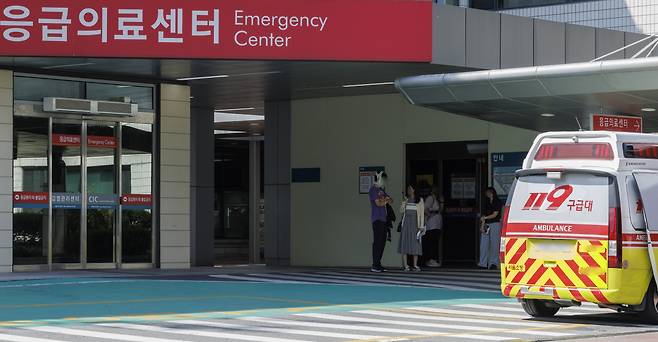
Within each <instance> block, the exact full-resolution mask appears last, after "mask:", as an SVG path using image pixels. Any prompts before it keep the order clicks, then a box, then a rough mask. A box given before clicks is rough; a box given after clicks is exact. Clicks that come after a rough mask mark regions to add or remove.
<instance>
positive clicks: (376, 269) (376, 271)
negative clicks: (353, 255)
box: [370, 266, 388, 273]
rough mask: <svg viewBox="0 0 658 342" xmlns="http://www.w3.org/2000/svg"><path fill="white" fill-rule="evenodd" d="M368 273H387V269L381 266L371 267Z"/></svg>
mask: <svg viewBox="0 0 658 342" xmlns="http://www.w3.org/2000/svg"><path fill="white" fill-rule="evenodd" d="M370 272H373V273H382V272H388V270H387V269H385V268H383V267H381V266H373V267H371V268H370Z"/></svg>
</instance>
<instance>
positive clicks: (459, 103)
mask: <svg viewBox="0 0 658 342" xmlns="http://www.w3.org/2000/svg"><path fill="white" fill-rule="evenodd" d="M656 80H658V58H656V57H651V58H644V59H630V60H612V61H602V62H590V63H574V64H563V65H549V66H538V67H526V68H513V69H500V70H488V71H473V72H460V73H453V74H436V75H425V76H414V77H405V78H401V79H398V80H397V81H396V87H397V88H398V90H400V92H402V93H403V94H404V96H405V97H406V98H407V99H408V100H409V102H411V103H412V104H416V105H420V106H426V107H430V108H435V109H438V110H442V111H446V112H451V113H457V114H463V115H467V116H471V117H475V118H479V119H484V120H488V121H493V122H497V123H502V124H507V125H512V126H517V127H523V128H528V129H533V130H539V131H546V130H574V129H578V123H577V120H576V119H575V118H576V117H577V118H578V120H579V121H580V123H581V124H582V126H583V128H585V129H587V128H589V116H590V114H592V113H608V114H627V115H638V116H640V115H641V116H644V119H645V131H646V132H652V131H657V130H658V120H657V117H656V116H655V115H654V114H653V112H652V110H653V109H656V108H658V81H656Z"/></svg>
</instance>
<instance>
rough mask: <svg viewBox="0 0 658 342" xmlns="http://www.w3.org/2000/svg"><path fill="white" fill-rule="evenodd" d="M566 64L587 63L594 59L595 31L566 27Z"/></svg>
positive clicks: (568, 25) (592, 29) (575, 26)
mask: <svg viewBox="0 0 658 342" xmlns="http://www.w3.org/2000/svg"><path fill="white" fill-rule="evenodd" d="M566 46H567V47H566V56H567V57H566V58H567V63H580V62H589V61H591V60H593V59H594V58H596V29H594V28H592V27H586V26H579V25H571V24H567V25H566Z"/></svg>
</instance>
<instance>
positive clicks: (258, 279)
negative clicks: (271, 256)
mask: <svg viewBox="0 0 658 342" xmlns="http://www.w3.org/2000/svg"><path fill="white" fill-rule="evenodd" d="M210 277H212V278H218V279H226V280H240V281H251V282H258V283H275V284H319V283H312V282H307V281H292V280H291V281H288V280H275V279H266V278H263V277H260V276H258V277H245V276H235V275H227V274H213V275H210Z"/></svg>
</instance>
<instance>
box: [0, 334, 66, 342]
mask: <svg viewBox="0 0 658 342" xmlns="http://www.w3.org/2000/svg"><path fill="white" fill-rule="evenodd" d="M0 341H9V342H65V341H61V340H52V339H49V338H37V337H29V336H18V335H7V334H0Z"/></svg>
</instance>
